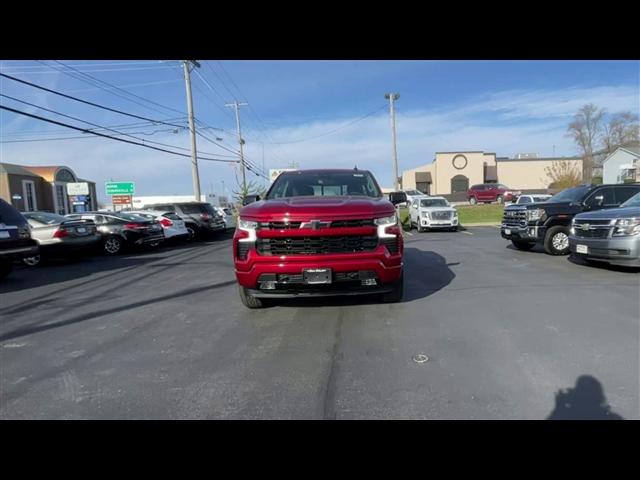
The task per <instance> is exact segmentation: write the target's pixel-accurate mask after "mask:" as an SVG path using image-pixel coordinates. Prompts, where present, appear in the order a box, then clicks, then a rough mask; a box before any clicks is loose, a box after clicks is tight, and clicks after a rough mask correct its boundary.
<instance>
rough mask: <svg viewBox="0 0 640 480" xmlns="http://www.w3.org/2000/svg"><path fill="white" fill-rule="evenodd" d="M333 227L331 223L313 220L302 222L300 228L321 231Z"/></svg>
mask: <svg viewBox="0 0 640 480" xmlns="http://www.w3.org/2000/svg"><path fill="white" fill-rule="evenodd" d="M330 226H331V222H322V221H320V220H311V221H310V222H302V223H301V224H300V228H310V229H312V230H320V229H321V228H327V227H330Z"/></svg>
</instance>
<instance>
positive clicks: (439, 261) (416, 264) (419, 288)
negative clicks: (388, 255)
mask: <svg viewBox="0 0 640 480" xmlns="http://www.w3.org/2000/svg"><path fill="white" fill-rule="evenodd" d="M404 255H405V256H404V269H405V271H404V296H403V299H402V302H401V303H406V302H411V301H414V300H419V299H422V298H427V297H429V296H431V295H433V294H435V293H436V292H438V291H440V290H442V289H443V288H444V287H446V286H447V285H449V284H450V283H451V281H452V280H453V279H454V278H455V276H456V275H455V273H454V272H453V271H452V270H451V269H450V268H449V267H451V266H455V265H458V264H457V263H447V260H446V259H445V258H444V257H443V256H441V255H439V254H438V253H436V252H432V251H425V250H420V249H418V248H413V247H409V248H405V249H404ZM271 302H272V304H273V305H274V306H279V307H291V308H301V307H346V306H356V305H379V304H382V301H381V299H380V296H379V295H375V294H372V295H353V296H342V297H340V296H336V297H318V298H294V299H282V300H280V299H278V300H275V299H274V300H271Z"/></svg>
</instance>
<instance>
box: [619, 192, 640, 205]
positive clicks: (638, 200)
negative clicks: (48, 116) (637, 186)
mask: <svg viewBox="0 0 640 480" xmlns="http://www.w3.org/2000/svg"><path fill="white" fill-rule="evenodd" d="M625 207H640V193H636V194H635V195H634V196H633V197H631V198H630V199H629V200H627V201H626V202H624V203H623V204H622V205H620V208H625Z"/></svg>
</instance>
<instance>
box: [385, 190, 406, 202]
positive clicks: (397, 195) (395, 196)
mask: <svg viewBox="0 0 640 480" xmlns="http://www.w3.org/2000/svg"><path fill="white" fill-rule="evenodd" d="M389 201H390V202H391V203H393V204H394V205H398V204H399V203H406V201H407V194H406V193H404V192H391V193H389Z"/></svg>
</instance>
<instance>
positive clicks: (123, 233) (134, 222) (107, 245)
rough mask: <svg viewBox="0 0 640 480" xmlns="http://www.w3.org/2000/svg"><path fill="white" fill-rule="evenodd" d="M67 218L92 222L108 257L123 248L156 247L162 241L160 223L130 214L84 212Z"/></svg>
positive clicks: (162, 235) (162, 233) (162, 234)
mask: <svg viewBox="0 0 640 480" xmlns="http://www.w3.org/2000/svg"><path fill="white" fill-rule="evenodd" d="M67 218H71V219H86V220H93V222H94V223H95V224H96V228H97V230H98V233H99V234H100V235H101V236H102V247H103V249H104V251H105V252H106V253H107V254H109V255H116V254H118V253H120V252H121V251H122V250H123V249H124V248H125V247H131V246H140V245H148V246H151V247H157V246H158V245H160V243H161V242H162V241H163V240H164V232H163V231H162V225H161V224H160V222H157V221H155V220H147V219H145V218H142V217H139V216H137V215H133V214H130V213H123V212H85V213H74V214H71V215H67Z"/></svg>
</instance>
